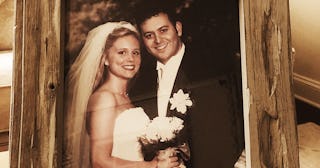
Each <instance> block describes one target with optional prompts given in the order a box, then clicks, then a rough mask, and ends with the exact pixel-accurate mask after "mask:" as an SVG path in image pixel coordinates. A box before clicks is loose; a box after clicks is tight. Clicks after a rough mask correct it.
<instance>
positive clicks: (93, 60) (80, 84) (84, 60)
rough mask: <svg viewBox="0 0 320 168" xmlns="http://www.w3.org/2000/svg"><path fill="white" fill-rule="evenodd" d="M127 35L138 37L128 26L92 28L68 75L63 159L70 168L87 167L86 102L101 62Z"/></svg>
mask: <svg viewBox="0 0 320 168" xmlns="http://www.w3.org/2000/svg"><path fill="white" fill-rule="evenodd" d="M127 35H134V36H135V37H137V38H138V37H139V35H138V32H137V30H136V28H135V27H134V26H133V25H131V24H130V23H128V22H108V23H105V24H103V25H100V26H98V27H96V28H94V29H93V30H91V31H90V32H89V34H88V36H87V39H86V42H85V45H84V47H83V48H82V49H81V51H80V54H79V56H78V57H77V58H76V60H75V61H74V63H73V64H72V66H71V68H70V70H69V72H68V75H67V81H66V83H67V91H68V92H67V102H66V107H65V109H66V113H65V116H66V117H65V121H64V123H66V124H65V132H66V133H65V135H64V137H65V138H64V142H65V145H64V148H65V149H64V152H65V156H64V157H65V158H64V159H66V162H67V163H68V164H69V165H72V166H71V167H88V166H89V161H88V158H89V143H88V135H87V134H86V124H85V121H86V109H87V104H88V100H89V98H90V96H91V94H92V92H93V91H94V90H95V89H96V88H97V87H98V86H99V85H100V83H101V82H102V81H103V80H104V78H103V76H104V74H105V69H106V68H104V60H105V56H106V54H107V52H108V50H109V48H110V47H111V46H112V45H113V43H114V41H115V40H116V39H118V38H120V37H123V36H127ZM138 39H139V38H138Z"/></svg>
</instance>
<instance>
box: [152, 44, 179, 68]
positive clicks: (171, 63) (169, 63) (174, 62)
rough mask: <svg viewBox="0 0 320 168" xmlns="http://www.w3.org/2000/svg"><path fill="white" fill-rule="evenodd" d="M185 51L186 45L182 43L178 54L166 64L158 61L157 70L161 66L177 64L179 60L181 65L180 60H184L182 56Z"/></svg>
mask: <svg viewBox="0 0 320 168" xmlns="http://www.w3.org/2000/svg"><path fill="white" fill-rule="evenodd" d="M184 52H185V46H184V44H183V43H182V46H181V48H180V49H179V51H178V52H177V54H176V55H174V56H172V57H171V58H170V59H169V60H168V62H167V63H166V64H163V63H161V62H160V61H157V67H156V70H159V69H160V68H162V69H165V68H166V67H170V66H173V65H175V64H176V62H178V63H179V64H178V65H180V61H181V60H182V57H183V55H184Z"/></svg>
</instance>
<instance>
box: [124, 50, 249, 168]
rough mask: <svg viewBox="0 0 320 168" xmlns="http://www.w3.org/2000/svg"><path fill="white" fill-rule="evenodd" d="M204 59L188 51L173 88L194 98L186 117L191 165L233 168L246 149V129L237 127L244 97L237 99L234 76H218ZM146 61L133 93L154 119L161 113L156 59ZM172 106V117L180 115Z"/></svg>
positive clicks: (135, 100) (133, 97)
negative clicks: (240, 104)
mask: <svg viewBox="0 0 320 168" xmlns="http://www.w3.org/2000/svg"><path fill="white" fill-rule="evenodd" d="M186 49H187V48H186ZM149 57H151V56H149ZM146 59H150V58H146ZM204 59H205V58H201V56H197V55H192V54H191V53H189V52H188V50H186V53H185V55H184V57H183V59H182V62H181V65H180V67H179V71H178V74H177V77H176V80H175V84H174V87H173V91H172V94H173V93H176V92H177V91H178V90H179V89H183V90H184V91H185V92H186V91H187V92H188V93H190V98H191V100H192V101H193V105H192V107H191V108H190V109H189V110H188V111H187V115H186V117H185V123H186V127H187V131H188V136H189V137H190V139H189V144H190V148H191V162H190V164H191V165H192V166H190V165H189V166H188V167H193V168H206V167H210V168H211V167H212V168H214V167H216V168H231V167H233V165H234V163H235V162H236V160H237V158H238V156H239V155H240V153H241V150H242V148H243V136H242V135H241V132H242V130H237V129H242V127H243V125H242V127H240V128H239V127H237V126H236V125H237V123H239V122H240V123H241V121H242V120H241V119H240V121H237V120H238V118H236V116H234V114H236V113H239V112H241V109H239V108H241V106H237V105H236V104H237V102H235V101H242V100H237V98H235V95H236V94H237V93H235V92H236V91H237V90H236V89H234V86H233V85H234V83H232V81H234V80H233V78H232V75H230V74H229V73H227V74H225V75H223V76H219V77H217V76H214V75H213V74H214V72H212V71H211V69H212V67H210V62H209V61H204ZM142 64H143V67H142V68H141V71H140V73H139V75H138V76H137V79H136V81H135V83H134V84H133V87H132V89H131V92H130V94H131V98H132V101H133V102H134V104H135V105H136V106H141V107H143V108H144V110H145V111H146V113H147V114H148V115H149V117H150V119H152V118H154V117H156V116H157V115H158V114H157V72H156V69H155V67H156V60H153V61H152V60H148V61H147V62H146V60H145V62H142ZM171 97H172V95H171ZM169 108H170V104H169V105H168V113H167V115H168V116H178V117H179V115H180V114H178V113H176V112H175V111H170V109H169ZM241 115H242V114H241ZM241 115H240V116H241ZM238 116H239V115H238ZM235 127H236V128H235ZM239 132H240V134H239ZM239 135H240V137H239Z"/></svg>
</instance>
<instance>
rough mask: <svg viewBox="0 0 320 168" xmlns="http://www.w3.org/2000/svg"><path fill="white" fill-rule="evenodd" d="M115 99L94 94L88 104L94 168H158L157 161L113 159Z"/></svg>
mask: <svg viewBox="0 0 320 168" xmlns="http://www.w3.org/2000/svg"><path fill="white" fill-rule="evenodd" d="M115 105H116V102H115V99H114V97H113V95H112V94H110V93H103V94H94V95H92V96H91V98H90V100H89V104H88V111H90V112H88V113H87V114H88V118H87V121H88V132H89V135H90V148H91V149H90V150H91V151H90V156H91V163H92V167H94V168H122V167H126V168H130V167H132V168H138V167H139V168H156V167H157V161H156V160H153V161H151V162H144V161H128V160H123V159H120V158H116V157H112V156H111V152H112V144H113V142H112V140H113V129H114V122H115V118H116V115H117V113H116V111H115Z"/></svg>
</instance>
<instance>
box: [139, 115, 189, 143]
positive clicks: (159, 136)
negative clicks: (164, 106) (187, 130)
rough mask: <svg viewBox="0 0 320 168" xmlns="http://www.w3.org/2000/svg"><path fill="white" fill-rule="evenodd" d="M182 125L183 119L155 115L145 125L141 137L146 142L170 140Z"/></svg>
mask: <svg viewBox="0 0 320 168" xmlns="http://www.w3.org/2000/svg"><path fill="white" fill-rule="evenodd" d="M183 127H184V126H183V120H182V119H180V118H177V117H156V118H154V119H153V120H151V121H150V123H149V124H148V125H147V127H146V129H145V132H144V134H143V137H144V138H145V140H146V142H148V143H153V142H157V141H160V142H165V141H170V140H172V139H173V138H175V136H176V134H177V133H178V132H179V131H180V130H182V128H183ZM146 142H144V143H146Z"/></svg>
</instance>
